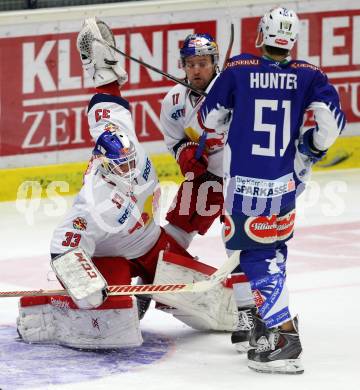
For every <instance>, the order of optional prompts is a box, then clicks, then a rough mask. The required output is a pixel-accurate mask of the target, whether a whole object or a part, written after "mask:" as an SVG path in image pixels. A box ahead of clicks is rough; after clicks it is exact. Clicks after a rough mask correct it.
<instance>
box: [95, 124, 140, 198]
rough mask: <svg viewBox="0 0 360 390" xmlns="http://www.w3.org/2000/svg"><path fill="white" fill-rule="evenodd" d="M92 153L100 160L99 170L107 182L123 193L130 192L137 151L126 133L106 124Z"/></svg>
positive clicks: (133, 178)
mask: <svg viewBox="0 0 360 390" xmlns="http://www.w3.org/2000/svg"><path fill="white" fill-rule="evenodd" d="M93 155H94V156H95V157H97V158H98V159H99V160H100V163H101V164H100V166H99V170H100V172H101V173H102V174H103V175H104V177H105V178H106V179H107V180H108V181H109V182H112V183H113V184H115V185H116V186H117V187H119V189H120V191H121V192H122V193H124V194H125V195H127V194H130V193H132V188H133V182H134V180H135V178H136V176H137V175H138V169H137V168H136V162H137V153H136V150H135V146H134V144H133V143H132V142H131V141H130V140H129V138H128V136H127V135H126V134H124V133H123V132H121V131H120V130H119V129H118V127H117V126H115V125H113V124H108V125H107V126H106V127H105V131H104V132H103V133H102V134H101V135H100V137H99V138H98V140H97V142H96V145H95V148H94V151H93Z"/></svg>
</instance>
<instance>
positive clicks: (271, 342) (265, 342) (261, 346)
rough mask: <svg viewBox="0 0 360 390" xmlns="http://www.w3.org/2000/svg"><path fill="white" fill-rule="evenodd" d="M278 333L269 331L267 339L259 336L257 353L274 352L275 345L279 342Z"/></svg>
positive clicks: (275, 330) (276, 330)
mask: <svg viewBox="0 0 360 390" xmlns="http://www.w3.org/2000/svg"><path fill="white" fill-rule="evenodd" d="M279 337H280V334H279V331H278V329H274V330H271V331H270V332H269V334H268V337H266V336H261V337H260V338H259V340H257V348H256V351H257V352H267V351H274V350H275V348H276V345H277V343H278V341H279Z"/></svg>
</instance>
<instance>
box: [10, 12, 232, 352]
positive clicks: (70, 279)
mask: <svg viewBox="0 0 360 390" xmlns="http://www.w3.org/2000/svg"><path fill="white" fill-rule="evenodd" d="M108 44H110V45H115V40H114V36H113V34H112V32H111V30H110V29H109V28H108V26H107V25H106V24H105V23H103V22H102V21H99V20H96V19H94V18H91V19H86V20H85V22H84V25H83V28H82V30H81V31H80V33H79V35H78V39H77V48H78V50H79V52H80V56H81V61H82V64H83V67H84V68H85V69H86V71H87V72H88V73H89V75H90V77H91V78H92V79H93V81H94V85H95V88H96V93H95V94H94V96H93V97H92V99H91V100H90V102H89V105H88V122H89V131H90V133H91V136H92V138H93V139H94V142H95V147H94V149H93V153H92V158H91V159H90V162H89V166H88V169H87V171H86V173H85V175H84V182H83V186H82V188H81V190H80V192H79V194H78V195H77V197H76V198H75V200H74V203H73V205H72V207H71V209H70V210H69V211H68V213H67V214H66V216H65V218H64V220H63V221H62V223H60V225H59V226H58V227H57V228H56V229H55V231H54V233H53V237H52V240H51V247H50V252H51V258H52V260H51V266H52V269H53V270H54V272H55V274H56V276H57V278H58V280H59V281H60V283H61V284H62V286H63V287H64V288H65V289H66V290H67V292H68V294H69V296H50V297H48V296H47V297H44V296H41V297H37V296H34V297H22V298H21V299H20V304H19V316H18V320H17V326H18V332H19V335H20V337H21V338H22V339H23V340H24V341H25V342H29V343H54V344H59V345H64V346H70V347H75V348H82V349H107V348H122V347H134V346H138V345H140V344H141V343H142V336H141V331H140V322H139V321H140V319H141V317H142V316H143V314H144V312H145V311H146V308H147V306H148V304H149V302H150V299H144V298H140V297H139V298H136V297H134V296H108V294H107V286H108V285H120V284H131V281H132V278H136V277H139V278H141V281H142V283H145V284H151V283H180V282H181V283H192V282H193V281H199V280H205V279H207V278H208V276H209V275H211V274H212V273H213V272H214V271H215V269H214V268H212V267H209V266H207V265H205V264H203V263H201V262H200V261H198V260H196V259H194V258H193V257H192V256H191V255H190V254H189V253H188V252H187V251H186V250H185V249H184V248H183V247H181V246H180V245H179V244H178V243H177V241H176V240H175V239H174V238H173V237H171V236H170V235H169V234H168V233H166V232H165V231H164V230H163V229H162V228H161V227H160V226H158V225H156V224H155V222H154V219H153V207H155V206H156V202H157V200H158V198H159V191H160V189H159V188H160V187H159V184H158V179H157V176H156V173H155V170H154V168H153V165H152V163H151V161H150V159H149V157H148V156H147V155H146V153H145V151H144V149H143V148H142V146H141V145H140V143H139V142H138V140H137V138H136V134H135V129H134V124H133V121H132V118H131V114H130V111H129V103H128V102H127V101H126V100H125V99H124V98H122V97H121V87H122V85H123V84H124V83H125V82H126V80H127V74H126V72H125V70H124V69H122V68H121V67H120V65H119V58H118V54H117V53H116V52H115V51H114V50H112V49H111V48H110V47H109V46H108ZM161 252H163V256H162V257H159V254H160V253H161ZM152 298H153V299H154V300H156V301H158V302H160V303H161V304H163V305H166V307H171V310H172V313H173V314H174V316H176V317H177V318H178V319H179V320H181V321H183V322H184V323H186V324H188V325H189V326H192V327H193V328H195V329H201V330H227V331H232V330H234V329H235V328H236V326H237V322H238V314H237V307H236V304H235V302H234V299H233V294H232V289H229V288H226V287H224V286H223V285H222V284H218V285H217V286H216V287H215V288H213V289H211V290H209V291H206V292H205V293H169V294H157V295H156V294H153V295H152Z"/></svg>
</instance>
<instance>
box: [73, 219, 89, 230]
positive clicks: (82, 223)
mask: <svg viewBox="0 0 360 390" xmlns="http://www.w3.org/2000/svg"><path fill="white" fill-rule="evenodd" d="M73 228H74V229H76V230H86V228H87V222H86V219H85V218H82V217H77V218H75V219H74V220H73Z"/></svg>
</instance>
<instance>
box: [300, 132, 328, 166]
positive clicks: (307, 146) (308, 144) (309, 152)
mask: <svg viewBox="0 0 360 390" xmlns="http://www.w3.org/2000/svg"><path fill="white" fill-rule="evenodd" d="M314 131H315V128H314V127H313V128H311V129H309V130H307V131H306V132H305V133H304V135H303V136H302V138H300V142H299V145H298V149H299V152H300V153H302V154H304V155H305V156H308V157H309V159H310V160H311V162H312V163H313V164H315V163H316V162H317V161H319V160H321V159H322V158H323V157H324V156H325V154H326V152H327V149H326V150H319V149H317V148H316V147H315V146H314V141H313V137H314Z"/></svg>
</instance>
